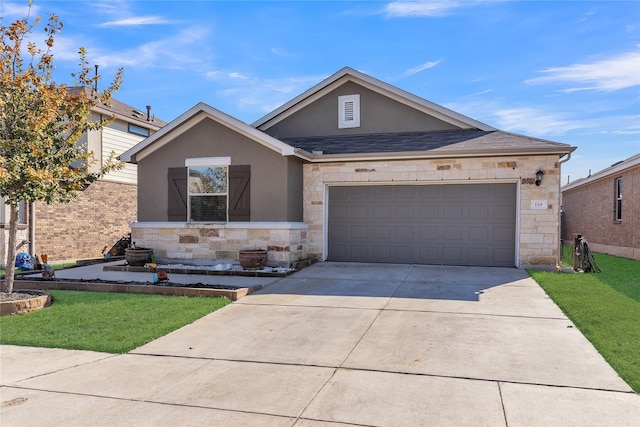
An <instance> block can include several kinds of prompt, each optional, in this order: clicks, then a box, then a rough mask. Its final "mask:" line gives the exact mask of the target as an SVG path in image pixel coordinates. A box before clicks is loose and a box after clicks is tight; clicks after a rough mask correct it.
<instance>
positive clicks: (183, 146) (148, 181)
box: [138, 119, 302, 221]
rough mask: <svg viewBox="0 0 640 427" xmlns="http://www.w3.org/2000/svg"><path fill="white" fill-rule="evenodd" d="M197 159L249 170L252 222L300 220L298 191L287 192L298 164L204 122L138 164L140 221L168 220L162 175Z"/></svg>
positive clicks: (209, 121)
mask: <svg viewBox="0 0 640 427" xmlns="http://www.w3.org/2000/svg"><path fill="white" fill-rule="evenodd" d="M198 157H231V164H233V165H251V181H250V182H251V184H250V185H251V221H300V220H301V219H302V209H301V208H300V207H299V204H300V200H301V198H302V194H301V192H300V193H299V194H288V192H287V191H286V190H287V189H290V185H292V184H290V182H291V180H295V179H297V178H296V177H297V176H299V175H300V174H301V172H300V171H301V169H302V165H301V163H300V161H298V160H296V159H290V158H287V157H283V156H281V155H280V154H278V153H276V152H274V151H273V150H271V149H269V148H267V147H264V146H262V145H260V144H258V143H256V142H255V141H252V140H250V139H249V138H247V137H245V136H243V135H240V134H238V133H236V132H234V131H232V130H230V129H229V128H227V127H226V126H223V125H221V124H219V123H217V122H215V121H213V120H211V119H205V120H203V121H201V122H200V123H198V124H197V125H195V126H194V127H193V128H191V129H189V130H188V131H186V132H184V133H183V134H181V135H179V136H177V137H176V138H175V139H173V140H172V141H171V143H170V144H165V145H163V146H162V147H160V148H158V149H157V150H155V151H153V152H152V153H151V154H149V155H148V156H146V157H144V158H143V159H141V160H140V161H139V162H138V200H139V205H138V219H139V221H167V220H168V217H167V198H168V190H167V171H168V169H169V168H175V167H184V165H185V159H186V158H198ZM283 190H284V191H283Z"/></svg>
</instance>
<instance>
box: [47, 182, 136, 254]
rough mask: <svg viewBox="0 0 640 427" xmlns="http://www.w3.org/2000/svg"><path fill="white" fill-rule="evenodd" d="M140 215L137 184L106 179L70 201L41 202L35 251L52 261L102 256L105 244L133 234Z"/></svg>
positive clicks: (113, 242)
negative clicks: (131, 224)
mask: <svg viewBox="0 0 640 427" xmlns="http://www.w3.org/2000/svg"><path fill="white" fill-rule="evenodd" d="M136 215H137V190H136V186H135V185H131V184H123V183H117V182H109V181H104V180H100V181H96V182H94V183H93V184H91V185H90V186H89V187H88V188H87V189H86V190H85V191H83V192H81V193H80V194H79V195H78V198H77V199H76V200H75V201H73V202H71V203H68V204H54V205H47V204H45V203H42V202H37V203H36V206H35V220H36V239H35V243H36V250H35V252H36V254H43V253H45V254H47V255H48V257H49V262H51V261H61V260H73V259H83V258H95V257H101V256H102V250H103V248H104V247H106V248H107V250H109V249H110V248H111V247H112V246H113V245H114V244H115V243H116V242H117V241H118V240H120V238H122V237H124V236H127V235H128V234H129V232H130V229H129V224H130V223H131V222H133V221H135V220H136Z"/></svg>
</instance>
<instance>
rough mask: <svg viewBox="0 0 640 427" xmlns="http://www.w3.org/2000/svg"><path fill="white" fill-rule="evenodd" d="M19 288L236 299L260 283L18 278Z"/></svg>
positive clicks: (255, 288) (256, 288)
mask: <svg viewBox="0 0 640 427" xmlns="http://www.w3.org/2000/svg"><path fill="white" fill-rule="evenodd" d="M16 284H17V285H18V286H19V287H20V289H31V290H33V289H38V290H39V289H43V290H45V289H46V290H51V289H54V290H63V291H91V292H119V293H129V294H154V295H172V296H187V297H226V298H229V299H230V300H231V301H237V300H239V299H240V298H243V297H245V296H247V295H249V294H250V293H252V292H255V291H257V290H259V289H261V288H262V286H261V285H256V286H250V287H244V288H237V289H210V288H195V287H194V288H191V287H189V286H158V285H145V284H134V283H105V282H103V283H97V282H81V281H66V280H65V281H62V280H50V281H44V280H19V281H16Z"/></svg>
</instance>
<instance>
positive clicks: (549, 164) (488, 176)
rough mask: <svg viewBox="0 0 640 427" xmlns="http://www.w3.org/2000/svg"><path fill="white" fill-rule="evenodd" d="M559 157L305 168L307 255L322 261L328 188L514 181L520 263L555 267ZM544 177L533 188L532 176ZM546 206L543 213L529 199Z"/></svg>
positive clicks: (320, 165) (369, 163)
mask: <svg viewBox="0 0 640 427" xmlns="http://www.w3.org/2000/svg"><path fill="white" fill-rule="evenodd" d="M558 160H559V159H558V156H554V155H548V156H526V157H525V156H521V157H509V158H506V157H483V158H471V159H437V160H403V161H371V162H349V163H326V164H325V163H323V164H307V165H305V166H304V195H305V196H304V197H305V200H304V221H305V222H306V223H307V224H308V225H309V233H308V247H309V257H311V258H318V259H323V256H324V247H323V246H324V241H325V238H324V233H325V225H324V219H325V218H326V214H325V206H324V203H325V194H326V188H327V186H330V185H332V184H344V183H353V184H354V185H359V184H365V183H379V184H384V183H389V182H393V183H397V184H399V185H401V184H403V183H412V184H415V183H424V184H434V183H447V182H450V183H473V182H483V183H491V182H514V183H517V185H518V189H519V197H520V204H519V206H518V209H517V212H518V214H519V231H517V234H518V235H517V240H518V242H519V244H518V248H517V249H518V253H519V265H555V264H556V259H557V256H558V248H559V236H558V228H559V200H560V164H559V161H558ZM538 169H542V170H543V171H544V173H545V175H544V178H543V181H542V185H540V186H536V185H535V172H536V171H537V170H538ZM534 200H543V201H546V202H547V208H546V209H544V210H539V209H533V208H532V201H534Z"/></svg>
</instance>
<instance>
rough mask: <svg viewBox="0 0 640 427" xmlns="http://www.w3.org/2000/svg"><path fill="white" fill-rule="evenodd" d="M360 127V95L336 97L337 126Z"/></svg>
mask: <svg viewBox="0 0 640 427" xmlns="http://www.w3.org/2000/svg"><path fill="white" fill-rule="evenodd" d="M357 127H360V95H344V96H339V97H338V128H339V129H345V128H357Z"/></svg>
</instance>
